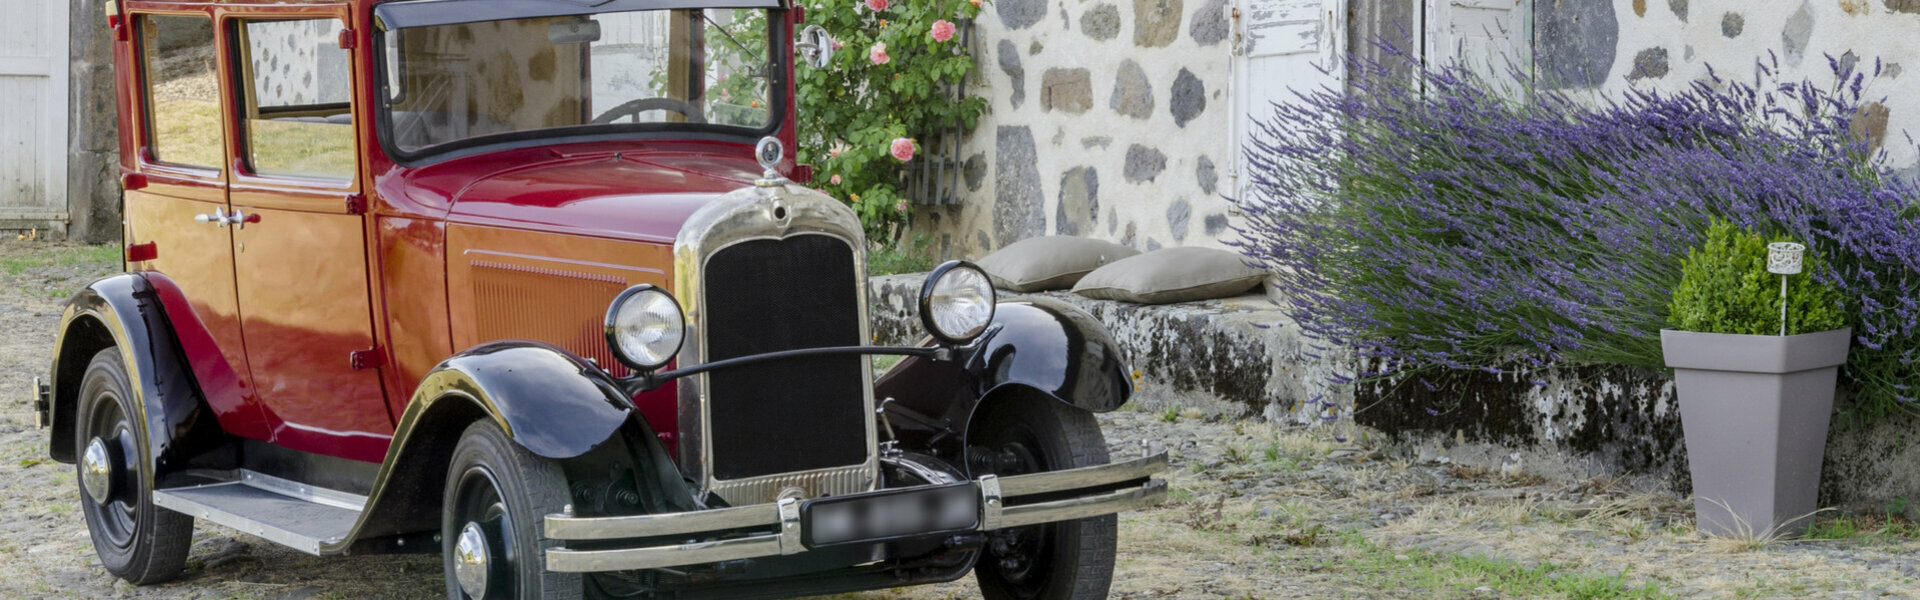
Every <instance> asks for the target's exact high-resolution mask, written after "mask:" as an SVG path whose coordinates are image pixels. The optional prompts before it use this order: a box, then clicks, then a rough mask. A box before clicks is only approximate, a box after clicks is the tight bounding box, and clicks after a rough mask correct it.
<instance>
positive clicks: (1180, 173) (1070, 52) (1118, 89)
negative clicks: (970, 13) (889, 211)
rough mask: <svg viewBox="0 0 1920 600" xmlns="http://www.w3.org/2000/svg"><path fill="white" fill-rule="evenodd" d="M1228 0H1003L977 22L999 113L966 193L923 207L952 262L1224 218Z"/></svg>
mask: <svg viewBox="0 0 1920 600" xmlns="http://www.w3.org/2000/svg"><path fill="white" fill-rule="evenodd" d="M1231 10H1232V8H1231V5H1230V2H1229V1H1228V0H1083V1H1075V2H1052V1H1051V0H996V1H995V2H993V3H992V4H991V5H990V6H989V7H988V9H987V10H985V11H983V12H982V14H981V16H980V19H979V21H977V22H976V24H975V30H974V31H975V34H976V36H977V38H978V41H977V42H976V43H975V54H976V58H977V59H978V61H979V64H980V67H981V70H980V71H979V72H978V74H977V75H976V76H975V78H974V83H973V90H972V91H973V93H975V94H978V95H980V96H983V97H985V98H988V99H989V109H988V112H987V114H986V115H984V116H983V117H982V118H981V119H980V124H979V126H978V127H977V128H976V129H975V130H974V131H973V132H972V134H971V136H970V137H969V139H968V140H967V142H966V143H965V144H964V145H963V149H962V152H961V156H960V158H961V159H962V160H964V161H965V162H964V165H965V168H964V173H965V177H964V185H965V188H964V189H962V190H961V194H960V195H961V197H962V199H963V202H962V203H961V204H959V205H952V206H937V207H919V208H916V209H915V212H914V215H913V218H914V222H915V225H914V227H915V230H916V231H918V232H921V233H924V234H928V235H930V236H932V239H933V242H934V244H933V248H934V251H935V252H936V253H937V254H938V255H939V256H940V257H942V258H947V257H955V258H958V257H972V258H978V257H979V256H981V255H983V254H986V253H987V252H990V251H992V250H993V249H995V248H999V247H1001V246H1005V245H1006V244H1008V243H1011V242H1015V241H1019V240H1021V239H1025V238H1028V237H1034V236H1039V235H1048V234H1055V233H1064V234H1073V235H1084V236H1090V237H1097V238H1102V239H1108V240H1114V241H1118V242H1120V243H1123V244H1127V245H1130V246H1133V247H1136V248H1140V249H1142V250H1145V249H1149V248H1157V247H1161V246H1177V245H1217V244H1218V241H1217V240H1218V239H1219V238H1221V237H1222V236H1223V235H1224V232H1225V230H1226V226H1227V218H1228V217H1227V211H1228V203H1227V201H1226V200H1225V198H1224V196H1223V194H1225V193H1226V192H1227V191H1228V183H1227V181H1226V172H1227V167H1228V165H1229V162H1230V157H1229V151H1230V146H1229V142H1230V140H1229V137H1228V136H1229V133H1228V132H1229V128H1230V127H1229V124H1230V117H1231V115H1230V113H1229V110H1228V104H1229V97H1228V95H1227V93H1226V87H1227V82H1228V81H1229V79H1230V74H1229V72H1228V68H1229V59H1230V57H1231V55H1230V54H1229V52H1230V49H1229V40H1228V37H1229V33H1230V22H1229V18H1230V11H1231Z"/></svg>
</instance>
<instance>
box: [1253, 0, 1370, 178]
mask: <svg viewBox="0 0 1920 600" xmlns="http://www.w3.org/2000/svg"><path fill="white" fill-rule="evenodd" d="M1346 4H1347V1H1346V0H1237V3H1236V5H1235V7H1234V11H1235V15H1234V16H1235V19H1234V21H1235V24H1236V27H1237V31H1236V34H1237V35H1236V36H1235V39H1234V57H1233V104H1234V113H1235V114H1234V127H1233V129H1234V135H1233V138H1234V144H1233V153H1234V160H1233V163H1232V164H1233V165H1234V166H1233V172H1232V175H1233V179H1234V185H1233V188H1232V189H1233V191H1234V193H1235V194H1236V197H1240V198H1246V197H1248V190H1247V182H1248V180H1249V179H1251V178H1250V177H1247V176H1246V172H1247V159H1246V156H1245V153H1244V152H1242V149H1243V148H1244V147H1245V145H1246V143H1247V141H1248V140H1250V139H1252V136H1254V135H1256V134H1257V132H1258V131H1259V129H1258V128H1257V127H1256V123H1258V122H1262V121H1268V120H1271V119H1272V118H1273V116H1274V111H1275V107H1274V104H1276V103H1281V104H1285V103H1292V102H1298V101H1299V99H1298V98H1297V97H1296V96H1295V92H1296V91H1300V92H1310V91H1315V90H1319V89H1322V88H1325V89H1331V90H1335V91H1342V90H1343V89H1344V88H1345V86H1346V72H1345V60H1346V39H1345V37H1346V31H1347V27H1346V15H1347V7H1346Z"/></svg>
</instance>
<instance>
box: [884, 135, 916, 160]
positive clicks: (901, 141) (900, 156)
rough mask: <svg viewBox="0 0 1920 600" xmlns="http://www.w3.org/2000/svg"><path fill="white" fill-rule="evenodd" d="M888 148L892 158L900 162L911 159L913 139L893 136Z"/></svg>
mask: <svg viewBox="0 0 1920 600" xmlns="http://www.w3.org/2000/svg"><path fill="white" fill-rule="evenodd" d="M889 150H890V151H891V152H892V153H893V158H894V159H896V160H899V161H900V162H907V161H910V160H913V140H910V139H907V138H893V146H892V148H890V149H889Z"/></svg>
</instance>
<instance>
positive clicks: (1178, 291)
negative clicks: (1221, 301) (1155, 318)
mask: <svg viewBox="0 0 1920 600" xmlns="http://www.w3.org/2000/svg"><path fill="white" fill-rule="evenodd" d="M1266 277H1267V274H1266V272H1264V271H1261V270H1259V269H1256V268H1253V267H1250V266H1247V263H1246V259H1245V258H1243V257H1241V256H1240V255H1239V254H1234V253H1232V252H1227V251H1225V250H1214V249H1211V248H1165V249H1161V250H1155V251H1152V252H1148V253H1146V254H1142V255H1139V256H1135V257H1131V258H1126V259H1121V260H1117V261H1114V262H1113V264H1110V265H1107V266H1104V267H1100V268H1099V269H1096V270H1094V272H1092V273H1088V274H1087V276H1086V277H1083V278H1081V279H1080V283H1078V284H1075V285H1074V286H1073V293H1075V294H1079V295H1082V296H1086V297H1088V298H1100V299H1103V300H1122V301H1126V302H1138V303H1140V304H1166V303H1168V302H1189V301H1193V300H1208V299H1212V298H1225V297H1228V296H1237V295H1240V294H1244V293H1246V292H1247V290H1251V289H1253V288H1254V286H1257V285H1260V282H1261V281H1262V280H1264V279H1266Z"/></svg>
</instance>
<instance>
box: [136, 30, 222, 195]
mask: <svg viewBox="0 0 1920 600" xmlns="http://www.w3.org/2000/svg"><path fill="white" fill-rule="evenodd" d="M138 28H139V31H140V60H141V65H140V67H141V70H142V71H143V73H144V74H145V77H143V78H142V79H144V80H145V81H146V85H147V89H146V97H147V144H148V147H149V149H150V150H149V151H150V152H151V153H152V155H153V159H154V160H156V161H160V162H163V163H172V164H178V165H192V166H197V167H209V168H216V169H217V168H220V164H221V163H222V162H224V161H223V160H221V157H222V156H225V155H226V147H225V145H224V142H223V141H222V136H221V133H220V80H219V78H218V76H217V75H216V73H217V67H216V66H215V64H216V61H215V60H214V51H213V21H212V20H211V19H209V18H207V17H202V16H162V15H147V16H142V17H140V21H139V24H138Z"/></svg>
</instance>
